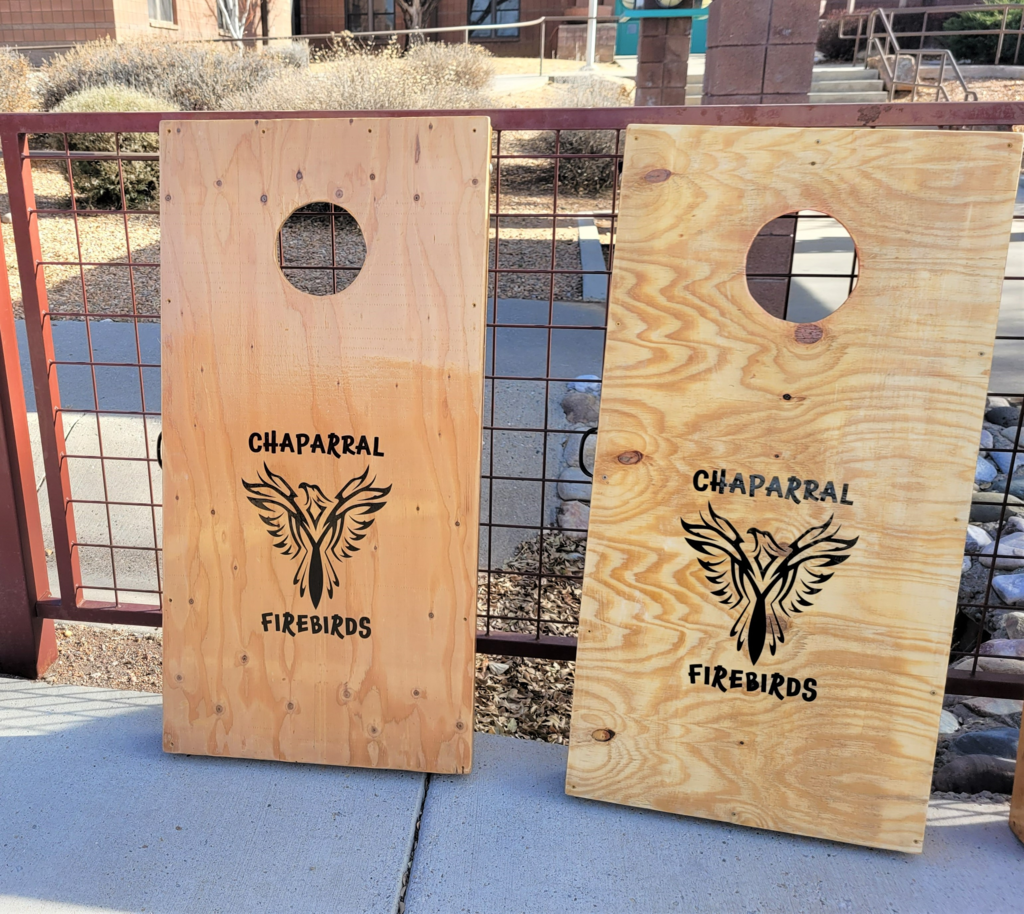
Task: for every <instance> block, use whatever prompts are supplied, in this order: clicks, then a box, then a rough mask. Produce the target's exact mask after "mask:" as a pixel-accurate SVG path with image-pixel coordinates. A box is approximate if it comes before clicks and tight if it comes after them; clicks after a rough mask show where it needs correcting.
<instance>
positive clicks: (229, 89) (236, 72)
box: [40, 39, 301, 111]
mask: <svg viewBox="0 0 1024 914" xmlns="http://www.w3.org/2000/svg"><path fill="white" fill-rule="evenodd" d="M300 65H301V58H300V57H296V56H294V55H290V54H287V53H260V52H256V51H246V50H239V49H237V48H235V47H232V46H229V45H226V44H217V45H211V44H188V43H185V42H176V41H153V40H143V39H132V40H129V41H123V42H115V41H111V40H109V39H103V40H101V41H91V42H87V43H86V44H80V45H78V46H76V47H74V48H72V49H71V50H70V51H68V52H67V53H66V54H61V55H59V56H57V57H55V58H54V59H53V60H51V61H50V62H49V63H48V64H46V65H45V66H44V67H43V68H42V72H41V86H40V91H41V95H42V103H43V107H44V108H45V109H46V110H48V111H51V110H53V109H54V108H55V107H56V106H57V105H59V104H60V103H61V102H62V101H63V100H64V99H65V98H67V97H68V96H69V95H72V94H74V93H76V92H81V91H82V90H84V89H96V88H100V87H103V86H124V87H125V88H128V89H136V90H138V91H139V92H144V93H146V94H148V95H150V96H155V97H158V98H166V99H169V100H170V101H171V102H173V103H174V106H175V107H176V108H178V109H179V110H182V111H210V110H215V109H217V108H219V107H220V106H221V104H222V103H223V101H224V99H225V98H227V97H228V96H229V95H234V94H236V93H239V92H242V91H244V90H247V89H253V88H255V87H257V86H259V85H261V84H262V83H265V82H266V81H267V80H269V79H271V78H272V77H274V76H277V75H279V74H280V73H282V72H284V71H287V70H294V69H297V68H298V67H299V66H300Z"/></svg>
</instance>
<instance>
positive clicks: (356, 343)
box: [160, 117, 490, 773]
mask: <svg viewBox="0 0 1024 914" xmlns="http://www.w3.org/2000/svg"><path fill="white" fill-rule="evenodd" d="M160 131H161V152H160V167H161V189H160V194H161V238H162V257H161V260H162V270H161V278H162V290H163V292H162V295H163V298H162V304H163V308H162V312H163V313H162V323H163V328H162V331H163V332H162V337H163V339H162V345H163V435H164V440H163V456H164V487H163V496H164V564H165V567H164V607H163V608H164V735H163V742H164V748H165V749H166V750H167V751H168V752H181V753H190V754H205V755H224V756H236V757H245V758H263V759H281V760H287V761H295V762H319V763H325V764H333V765H359V766H367V767H376V768H400V769H412V770H417V771H427V772H443V773H458V772H466V771H468V770H469V768H470V763H471V759H472V732H473V717H472V715H473V675H474V671H473V663H474V637H475V635H474V632H475V614H476V559H477V530H478V519H479V497H480V496H479V491H480V478H479V476H480V449H481V409H482V395H483V369H484V335H485V325H486V305H485V295H486V276H487V269H486V257H487V231H488V210H487V204H488V168H489V156H490V122H489V120H488V119H486V118H481V117H430V118H400V119H392V118H379V119H378V118H367V119H349V118H340V119H301V120H300V119H281V120H248V119H246V120H220V121H213V120H204V121H184V120H183V121H164V122H162V125H161V128H160ZM317 201H324V202H327V203H337V204H340V205H342V206H343V207H344V208H346V209H347V210H348V211H349V212H350V213H351V214H352V215H353V216H354V217H355V219H356V220H357V221H358V223H359V225H360V227H361V229H362V232H363V235H364V237H365V240H366V246H367V255H366V260H365V263H364V265H363V267H362V270H361V272H360V273H359V275H358V276H357V278H356V279H355V281H354V282H353V283H352V284H351V285H350V286H349V287H348V288H347V289H344V290H343V291H340V292H338V293H337V294H334V295H328V296H322V297H321V296H316V295H311V294H307V293H305V292H301V291H299V290H298V289H296V288H294V287H293V286H292V285H291V284H290V283H289V281H288V280H287V279H286V278H285V277H284V276H283V275H282V273H281V271H280V269H279V268H278V264H277V260H276V251H277V244H278V231H279V229H280V227H281V225H282V224H283V223H284V221H285V220H286V219H287V218H288V216H289V214H290V213H292V212H293V211H294V210H295V209H296V208H297V207H301V206H304V205H306V204H309V203H313V202H317ZM286 436H287V445H286V443H285V441H286Z"/></svg>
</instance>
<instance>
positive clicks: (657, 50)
mask: <svg viewBox="0 0 1024 914" xmlns="http://www.w3.org/2000/svg"><path fill="white" fill-rule="evenodd" d="M681 5H682V6H683V7H684V8H689V7H690V6H692V5H693V4H692V2H691V3H687V2H686V0H684V2H683V3H682V4H681ZM692 26H693V20H691V19H690V18H689V17H688V16H687V17H682V16H679V17H671V18H664V19H661V18H659V19H641V20H640V46H639V48H638V50H637V68H636V97H635V99H634V102H633V104H635V105H685V104H686V64H687V61H688V59H689V57H690V30H691V28H692Z"/></svg>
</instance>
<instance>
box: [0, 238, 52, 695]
mask: <svg viewBox="0 0 1024 914" xmlns="http://www.w3.org/2000/svg"><path fill="white" fill-rule="evenodd" d="M0 274H2V280H0V673H8V674H13V675H15V676H25V677H27V678H29V679H35V678H37V677H39V676H42V675H43V673H45V672H46V670H47V668H48V667H49V666H50V664H51V663H53V662H54V661H55V660H56V659H57V642H56V640H55V638H54V632H53V621H52V620H51V619H40V618H37V617H36V614H35V609H36V601H37V600H38V599H39V597H46V596H49V593H50V590H49V584H48V582H47V576H46V555H45V553H44V548H43V531H42V524H41V522H40V517H39V502H38V501H37V499H36V486H35V470H34V467H33V464H32V445H31V441H30V439H29V433H28V413H27V411H26V408H25V391H24V388H23V387H22V379H21V365H20V362H19V359H18V338H17V334H16V332H15V324H14V309H13V307H12V303H11V292H10V284H9V283H8V281H7V261H6V259H5V257H4V248H3V243H2V239H0Z"/></svg>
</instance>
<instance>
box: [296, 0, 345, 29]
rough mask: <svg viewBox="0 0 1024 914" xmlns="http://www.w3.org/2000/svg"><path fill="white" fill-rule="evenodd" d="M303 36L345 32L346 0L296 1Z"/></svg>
mask: <svg viewBox="0 0 1024 914" xmlns="http://www.w3.org/2000/svg"><path fill="white" fill-rule="evenodd" d="M296 2H298V4H299V15H300V17H301V19H300V21H301V23H302V34H303V35H323V34H326V33H328V32H343V31H344V30H345V0H296Z"/></svg>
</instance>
